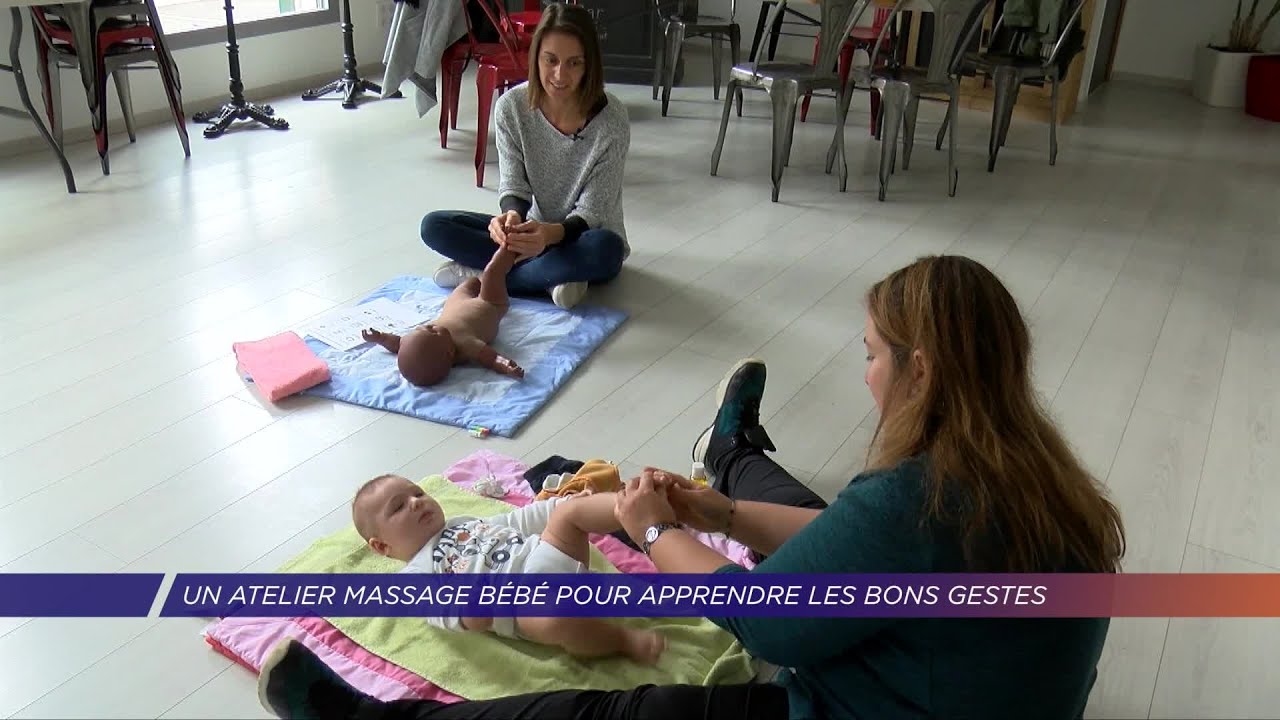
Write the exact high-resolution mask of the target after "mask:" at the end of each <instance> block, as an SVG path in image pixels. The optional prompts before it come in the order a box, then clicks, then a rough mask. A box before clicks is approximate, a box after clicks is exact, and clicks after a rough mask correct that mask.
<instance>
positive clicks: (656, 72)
mask: <svg viewBox="0 0 1280 720" xmlns="http://www.w3.org/2000/svg"><path fill="white" fill-rule="evenodd" d="M658 37H660V38H662V47H661V48H659V52H658V57H657V62H655V63H654V64H653V99H654V100H657V99H658V88H660V87H662V78H663V77H664V75H665V74H666V57H667V24H666V22H665V21H663V23H662V34H661V35H659V36H658Z"/></svg>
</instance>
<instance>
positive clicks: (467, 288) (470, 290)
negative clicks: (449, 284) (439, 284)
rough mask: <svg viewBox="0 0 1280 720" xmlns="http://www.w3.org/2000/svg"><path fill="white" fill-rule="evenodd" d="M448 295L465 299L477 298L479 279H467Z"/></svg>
mask: <svg viewBox="0 0 1280 720" xmlns="http://www.w3.org/2000/svg"><path fill="white" fill-rule="evenodd" d="M450 295H462V296H465V297H477V296H478V295H480V278H478V277H469V278H467V279H466V280H463V281H462V284H461V285H459V286H458V287H456V288H454V289H453V292H452V293H450Z"/></svg>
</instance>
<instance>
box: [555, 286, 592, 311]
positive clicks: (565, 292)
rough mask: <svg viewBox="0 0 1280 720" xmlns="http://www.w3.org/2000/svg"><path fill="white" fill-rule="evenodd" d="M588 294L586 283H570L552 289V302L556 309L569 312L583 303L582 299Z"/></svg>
mask: <svg viewBox="0 0 1280 720" xmlns="http://www.w3.org/2000/svg"><path fill="white" fill-rule="evenodd" d="M586 294H587V284H586V283H584V282H568V283H564V284H562V285H557V286H555V287H553V288H551V302H553V303H555V304H556V307H559V308H562V309H565V310H568V309H569V308H571V307H573V306H574V305H577V304H578V303H580V302H582V298H583V297H584V296H585V295H586Z"/></svg>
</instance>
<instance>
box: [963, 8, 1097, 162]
mask: <svg viewBox="0 0 1280 720" xmlns="http://www.w3.org/2000/svg"><path fill="white" fill-rule="evenodd" d="M1084 3H1085V0H1071V2H1068V3H1064V4H1063V6H1062V10H1063V14H1062V17H1060V18H1059V19H1058V24H1057V27H1058V28H1059V30H1058V31H1057V34H1056V37H1052V38H1049V39H1050V40H1053V44H1052V45H1049V44H1047V43H1043V42H1042V41H1041V39H1038V38H1033V37H1031V34H1032V33H1031V29H1030V28H1017V29H1012V28H1008V27H1004V25H1005V18H1004V16H1003V15H1002V16H1001V17H1000V19H999V20H997V21H996V25H995V27H994V28H993V29H992V31H991V36H992V38H993V41H992V48H998V49H993V50H990V51H988V52H985V53H967V54H966V55H965V56H964V60H963V66H962V68H961V72H962V73H963V74H965V75H976V74H979V73H980V74H983V75H986V76H987V77H989V78H991V79H992V80H993V81H994V83H995V104H994V106H993V107H992V109H991V140H990V142H989V146H988V149H987V172H992V171H994V170H995V167H996V156H997V155H999V154H1000V148H1002V147H1004V143H1005V140H1006V138H1007V137H1008V135H1009V125H1010V124H1011V122H1012V120H1013V108H1014V106H1015V105H1017V104H1018V90H1019V88H1021V87H1022V85H1023V84H1024V83H1036V84H1040V85H1043V83H1046V82H1047V83H1049V88H1050V90H1049V93H1050V94H1049V164H1050V165H1055V164H1057V162H1058V83H1059V82H1060V81H1061V80H1062V78H1063V76H1065V75H1066V74H1067V70H1068V69H1069V68H1070V67H1071V61H1072V60H1074V59H1075V57H1076V55H1077V54H1079V53H1080V51H1082V50H1083V49H1084V29H1083V28H1082V27H1081V26H1080V15H1081V13H1082V11H1083V10H1084ZM1028 46H1030V47H1031V48H1032V54H1024V53H1023V52H1020V49H1022V48H1025V47H1028ZM1036 46H1039V47H1036ZM943 130H944V132H945V130H946V128H945V127H944V128H943Z"/></svg>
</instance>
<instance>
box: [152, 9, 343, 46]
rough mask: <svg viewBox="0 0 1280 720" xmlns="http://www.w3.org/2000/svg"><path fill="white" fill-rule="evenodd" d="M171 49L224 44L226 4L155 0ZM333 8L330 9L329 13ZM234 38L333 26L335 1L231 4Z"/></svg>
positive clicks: (335, 15)
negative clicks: (327, 24) (317, 26)
mask: <svg viewBox="0 0 1280 720" xmlns="http://www.w3.org/2000/svg"><path fill="white" fill-rule="evenodd" d="M154 2H155V5H156V11H157V12H158V13H159V14H160V22H161V24H162V25H163V26H164V32H165V35H167V36H168V37H170V38H172V40H171V41H170V44H171V45H172V46H173V47H174V48H184V47H194V46H197V45H210V44H216V43H223V42H226V25H227V14H226V8H225V5H224V2H225V0H154ZM331 6H332V9H331ZM232 12H233V13H234V16H235V21H236V36H237V38H247V37H253V36H255V35H266V34H270V33H276V32H283V31H287V30H296V29H299V28H304V27H311V26H314V25H321V24H326V23H336V22H337V20H338V13H337V5H336V0H333V1H332V2H331V0H232Z"/></svg>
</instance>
